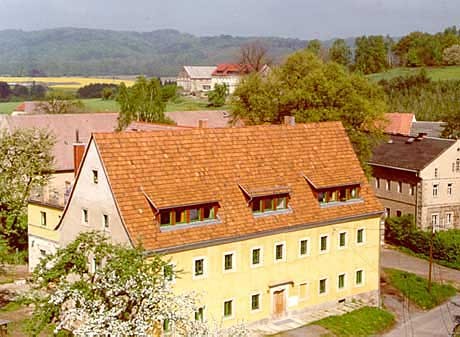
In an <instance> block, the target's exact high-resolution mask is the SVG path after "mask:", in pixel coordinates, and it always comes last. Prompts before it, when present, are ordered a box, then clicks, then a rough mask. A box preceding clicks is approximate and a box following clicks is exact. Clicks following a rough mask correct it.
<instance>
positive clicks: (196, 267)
mask: <svg viewBox="0 0 460 337" xmlns="http://www.w3.org/2000/svg"><path fill="white" fill-rule="evenodd" d="M205 268H206V266H205V260H204V258H203V257H201V258H196V259H194V260H193V276H194V277H201V276H204V275H205V271H206V270H205Z"/></svg>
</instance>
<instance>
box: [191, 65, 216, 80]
mask: <svg viewBox="0 0 460 337" xmlns="http://www.w3.org/2000/svg"><path fill="white" fill-rule="evenodd" d="M214 69H216V66H184V70H185V71H186V72H187V74H188V75H189V76H190V78H209V79H211V77H212V72H213V71H214Z"/></svg>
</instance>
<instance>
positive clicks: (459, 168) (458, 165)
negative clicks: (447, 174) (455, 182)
mask: <svg viewBox="0 0 460 337" xmlns="http://www.w3.org/2000/svg"><path fill="white" fill-rule="evenodd" d="M455 171H457V172H459V171H460V159H459V158H457V160H456V161H455Z"/></svg>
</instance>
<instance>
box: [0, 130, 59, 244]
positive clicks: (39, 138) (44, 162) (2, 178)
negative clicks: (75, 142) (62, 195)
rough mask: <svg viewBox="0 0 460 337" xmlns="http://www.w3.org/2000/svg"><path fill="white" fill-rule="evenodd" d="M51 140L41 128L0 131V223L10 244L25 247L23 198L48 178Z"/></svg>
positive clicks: (25, 202)
mask: <svg viewBox="0 0 460 337" xmlns="http://www.w3.org/2000/svg"><path fill="white" fill-rule="evenodd" d="M54 142H55V139H54V136H53V135H52V134H50V133H49V132H46V131H44V130H36V129H16V130H14V131H12V132H7V131H5V130H3V131H0V225H1V228H2V233H1V234H2V235H3V237H4V238H5V239H7V241H8V243H9V245H10V246H16V247H18V248H26V247H27V222H26V221H25V216H26V211H27V200H28V198H29V196H30V193H31V191H32V189H34V188H39V187H41V186H44V185H45V184H46V183H47V182H48V179H49V177H50V174H51V173H52V171H53V153H52V149H53V145H54Z"/></svg>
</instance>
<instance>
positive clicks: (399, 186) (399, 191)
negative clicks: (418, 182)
mask: <svg viewBox="0 0 460 337" xmlns="http://www.w3.org/2000/svg"><path fill="white" fill-rule="evenodd" d="M401 192H402V182H400V181H398V193H401Z"/></svg>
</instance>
